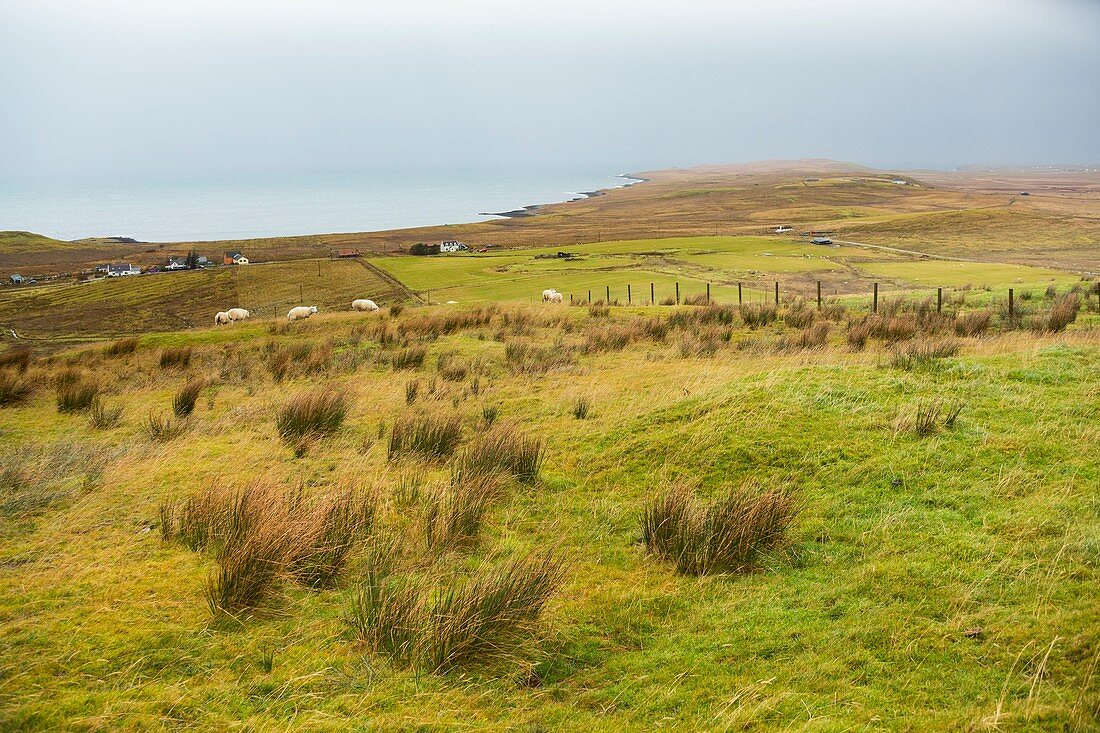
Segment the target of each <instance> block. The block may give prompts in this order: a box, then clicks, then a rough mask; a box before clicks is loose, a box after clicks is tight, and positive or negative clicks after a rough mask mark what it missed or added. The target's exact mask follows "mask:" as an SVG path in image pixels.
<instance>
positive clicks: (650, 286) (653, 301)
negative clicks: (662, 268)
mask: <svg viewBox="0 0 1100 733" xmlns="http://www.w3.org/2000/svg"><path fill="white" fill-rule="evenodd" d="M649 304H650V305H657V301H656V300H654V299H653V283H650V284H649Z"/></svg>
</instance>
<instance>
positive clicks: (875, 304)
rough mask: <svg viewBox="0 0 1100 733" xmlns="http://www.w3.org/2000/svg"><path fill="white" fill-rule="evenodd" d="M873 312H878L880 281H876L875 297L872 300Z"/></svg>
mask: <svg viewBox="0 0 1100 733" xmlns="http://www.w3.org/2000/svg"><path fill="white" fill-rule="evenodd" d="M871 312H872V313H878V283H875V298H874V300H873V301H871Z"/></svg>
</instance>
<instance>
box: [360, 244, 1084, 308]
mask: <svg viewBox="0 0 1100 733" xmlns="http://www.w3.org/2000/svg"><path fill="white" fill-rule="evenodd" d="M559 250H563V251H568V252H571V253H574V254H576V255H578V257H577V258H575V259H568V260H567V259H557V258H552V259H540V258H539V255H547V254H555V253H556V252H558V251H559ZM375 262H376V263H377V265H378V266H379V267H382V268H383V269H385V270H386V271H388V272H389V273H390V274H392V275H394V276H395V277H397V278H398V279H399V280H401V281H402V282H403V283H404V284H405V285H407V286H408V287H409V288H411V289H412V290H414V291H417V292H420V293H422V294H425V295H427V296H428V297H429V298H430V299H431V300H432V301H433V302H445V301H447V300H455V301H458V302H459V303H465V302H479V301H486V300H491V301H501V300H505V301H507V300H518V301H527V302H540V301H541V299H542V291H543V290H544V289H545V288H547V287H553V288H556V289H557V290H558V291H559V292H561V293H563V294H564V295H565V297H566V299H567V300H568V298H569V296H573V297H574V298H575V299H578V300H585V299H587V298H588V297H589V293H590V292H591V297H592V298H593V299H594V300H599V299H604V298H606V297H607V288H610V289H611V293H610V295H611V298H612V299H613V300H614V299H618V300H619V301H621V302H623V303H625V302H626V300H627V286H628V285H629V286H630V289H631V293H630V295H631V300H632V301H633V302H635V303H646V302H649V299H650V284H651V283H652V284H653V288H654V291H655V292H654V294H655V297H656V300H657V301H658V302H659V301H661V300H662V299H664V298H665V297H668V296H673V295H674V294H675V291H676V284H677V283H679V284H680V295H681V298H684V297H686V296H688V295H691V294H695V293H704V292H705V291H706V286H707V283H710V284H711V296H712V297H713V298H714V299H715V300H718V301H721V302H726V303H733V302H736V301H737V298H738V292H737V283H739V282H740V283H742V297H743V298H744V299H745V300H749V301H753V300H756V301H758V300H764V299H768V298H772V297H774V290H773V288H774V283H775V281H779V283H780V291H781V296H789V295H792V294H796V295H800V296H802V297H806V298H814V297H816V281H817V280H821V281H822V283H823V286H822V288H823V292H824V293H825V294H833V293H841V294H844V293H848V294H851V293H867V292H869V291H870V290H871V287H872V283H873V282H880V291H881V292H882V293H886V292H887V291H891V290H894V291H897V290H907V289H914V288H934V287H945V288H952V287H962V286H965V285H973V286H975V287H982V286H989V287H997V288H1000V289H1007V288H1008V287H1013V286H1016V287H1020V286H1021V285H1026V286H1032V287H1040V286H1043V287H1045V285H1046V284H1048V283H1057V284H1059V285H1060V286H1065V285H1066V284H1068V283H1071V282H1073V281H1074V280H1075V279H1076V277H1075V276H1074V275H1071V274H1069V273H1066V272H1061V271H1057V270H1049V269H1043V268H1037V267H1027V266H1023V265H1011V264H997V263H972V262H951V261H944V260H922V259H919V258H918V257H916V256H909V255H902V254H898V253H892V252H884V251H876V250H869V249H865V248H861V247H855V246H839V247H822V246H817V245H812V244H808V243H805V242H803V241H801V240H798V239H787V238H768V237H680V238H669V239H643V240H628V241H621V242H595V243H590V244H581V245H571V246H562V247H556V248H540V249H530V250H523V251H522V252H516V251H510V252H491V253H474V254H466V255H449V256H439V257H401V258H392V257H391V258H385V259H378V260H376V261H375Z"/></svg>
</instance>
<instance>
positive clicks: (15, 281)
mask: <svg viewBox="0 0 1100 733" xmlns="http://www.w3.org/2000/svg"><path fill="white" fill-rule="evenodd" d="M9 280H11V284H12V285H22V284H23V283H24V282H26V280H25V279H24V278H23V276H22V275H12V276H11V277H10V278H9Z"/></svg>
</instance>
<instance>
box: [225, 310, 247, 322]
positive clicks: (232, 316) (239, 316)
mask: <svg viewBox="0 0 1100 733" xmlns="http://www.w3.org/2000/svg"><path fill="white" fill-rule="evenodd" d="M226 315H228V316H229V320H231V321H243V320H244V319H246V318H248V317H249V316H250V315H252V314H251V313H249V312H248V311H246V310H245V309H244V308H230V309H229V310H227V311H226Z"/></svg>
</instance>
